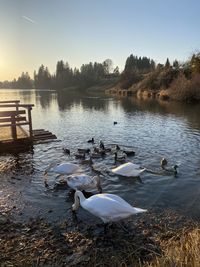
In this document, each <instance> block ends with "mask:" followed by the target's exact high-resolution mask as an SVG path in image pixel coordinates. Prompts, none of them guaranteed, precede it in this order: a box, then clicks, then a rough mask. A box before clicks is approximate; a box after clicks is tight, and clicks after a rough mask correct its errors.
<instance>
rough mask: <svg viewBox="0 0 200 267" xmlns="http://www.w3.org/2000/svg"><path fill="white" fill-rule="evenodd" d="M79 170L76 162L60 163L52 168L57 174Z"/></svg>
mask: <svg viewBox="0 0 200 267" xmlns="http://www.w3.org/2000/svg"><path fill="white" fill-rule="evenodd" d="M79 170H81V169H80V167H79V166H78V165H77V164H74V163H70V162H69V163H62V164H60V165H58V166H57V167H55V168H54V172H56V173H59V174H71V173H73V172H76V171H79Z"/></svg>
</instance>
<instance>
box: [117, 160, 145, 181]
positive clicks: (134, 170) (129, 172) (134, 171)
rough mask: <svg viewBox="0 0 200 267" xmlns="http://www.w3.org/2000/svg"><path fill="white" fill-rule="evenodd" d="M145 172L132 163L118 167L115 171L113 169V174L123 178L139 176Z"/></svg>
mask: <svg viewBox="0 0 200 267" xmlns="http://www.w3.org/2000/svg"><path fill="white" fill-rule="evenodd" d="M143 171H144V169H140V165H138V164H134V163H132V162H127V163H125V164H122V165H120V166H118V167H117V168H115V169H112V172H113V173H115V174H118V175H122V176H127V177H128V176H138V175H139V174H141V173H142V172H143Z"/></svg>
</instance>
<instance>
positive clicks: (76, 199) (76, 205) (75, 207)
mask: <svg viewBox="0 0 200 267" xmlns="http://www.w3.org/2000/svg"><path fill="white" fill-rule="evenodd" d="M80 194H82V193H81V191H79V190H76V192H75V194H74V204H73V205H72V211H76V210H78V208H79V206H80Z"/></svg>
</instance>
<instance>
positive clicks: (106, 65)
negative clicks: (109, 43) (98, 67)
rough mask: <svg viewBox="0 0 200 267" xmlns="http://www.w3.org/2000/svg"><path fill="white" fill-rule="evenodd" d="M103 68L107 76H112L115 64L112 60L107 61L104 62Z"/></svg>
mask: <svg viewBox="0 0 200 267" xmlns="http://www.w3.org/2000/svg"><path fill="white" fill-rule="evenodd" d="M103 68H104V72H105V74H110V73H111V72H112V70H113V62H112V60H111V59H109V58H108V59H106V60H105V61H104V62H103Z"/></svg>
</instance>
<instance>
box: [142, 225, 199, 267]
mask: <svg viewBox="0 0 200 267" xmlns="http://www.w3.org/2000/svg"><path fill="white" fill-rule="evenodd" d="M160 246H161V248H162V251H163V256H162V257H156V259H155V260H153V261H152V262H151V263H146V264H145V266H146V267H147V266H148V267H198V266H200V229H199V227H196V228H195V229H192V230H191V229H190V230H188V229H183V230H182V232H181V233H178V234H177V235H175V236H173V237H172V238H170V239H168V240H160Z"/></svg>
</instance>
